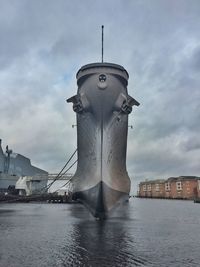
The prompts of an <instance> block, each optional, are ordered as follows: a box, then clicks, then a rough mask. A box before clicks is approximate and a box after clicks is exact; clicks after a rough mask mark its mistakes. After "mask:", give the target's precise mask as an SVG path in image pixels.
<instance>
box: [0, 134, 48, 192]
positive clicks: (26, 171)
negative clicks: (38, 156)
mask: <svg viewBox="0 0 200 267" xmlns="http://www.w3.org/2000/svg"><path fill="white" fill-rule="evenodd" d="M1 143H2V140H1V139H0V189H2V188H3V189H7V188H8V187H9V186H12V185H15V183H16V181H17V180H18V178H19V177H20V176H34V175H47V174H48V172H46V171H44V170H42V169H39V168H37V167H35V166H33V165H31V161H30V159H29V158H27V157H25V156H23V155H20V154H18V153H13V152H12V150H10V149H9V148H8V146H6V152H5V153H4V152H3V149H2V146H1Z"/></svg>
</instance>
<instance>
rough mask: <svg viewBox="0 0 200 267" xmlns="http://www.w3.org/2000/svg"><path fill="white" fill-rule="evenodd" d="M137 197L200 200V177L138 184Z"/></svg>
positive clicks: (183, 177)
mask: <svg viewBox="0 0 200 267" xmlns="http://www.w3.org/2000/svg"><path fill="white" fill-rule="evenodd" d="M138 196H139V197H149V198H171V199H195V198H200V177H197V176H179V177H170V178H168V179H166V180H151V181H145V182H141V183H140V184H139V192H138Z"/></svg>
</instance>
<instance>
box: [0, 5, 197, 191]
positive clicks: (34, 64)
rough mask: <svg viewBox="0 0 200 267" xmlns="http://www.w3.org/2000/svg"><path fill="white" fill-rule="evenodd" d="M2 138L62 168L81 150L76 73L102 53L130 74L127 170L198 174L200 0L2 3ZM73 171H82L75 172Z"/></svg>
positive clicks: (40, 162)
mask: <svg viewBox="0 0 200 267" xmlns="http://www.w3.org/2000/svg"><path fill="white" fill-rule="evenodd" d="M0 6H1V8H0V38H1V41H0V99H1V105H0V138H1V139H2V142H3V143H2V146H3V149H5V147H6V145H7V144H8V145H9V147H10V148H11V149H13V151H14V152H17V153H20V154H22V155H25V156H27V157H29V158H30V159H31V162H32V164H33V165H36V166H38V167H40V168H42V169H45V170H47V171H49V172H50V173H55V172H58V171H60V169H61V168H62V167H63V165H64V164H65V162H66V161H67V159H68V158H69V157H70V155H71V154H72V153H73V152H74V150H75V149H76V127H74V128H72V125H73V124H76V117H75V113H74V112H73V111H72V106H71V104H67V103H66V99H67V98H69V97H71V96H72V95H74V94H76V90H77V85H76V73H77V71H78V70H79V68H80V67H81V66H83V65H85V64H88V63H92V62H100V61H101V25H104V27H105V28H104V39H105V46H104V60H105V61H106V62H112V63H116V64H120V65H122V66H123V67H124V68H125V69H126V70H127V71H128V73H129V76H130V78H129V84H128V91H129V94H130V95H131V96H133V97H134V98H135V99H136V100H137V101H139V102H140V106H139V107H134V108H133V112H132V113H131V114H130V116H129V125H132V126H133V129H131V128H129V133H128V145H127V146H128V147H127V170H128V173H129V176H130V177H131V179H132V181H133V185H134V186H137V184H138V183H139V182H140V181H143V180H145V179H162V178H164V179H165V178H168V177H170V176H180V175H197V176H198V175H200V135H199V132H200V30H199V29H200V16H199V14H200V1H199V0H193V1H187V0H176V1H174V0H165V1H164V0H149V1H148V0H146V1H143V0H138V1H137V0H110V1H105V0H102V1H94V0H85V1H81V0H74V1H70V0H57V1H53V0H30V1H26V0H20V1H18V0H6V1H5V0H0ZM73 171H75V169H74V170H73Z"/></svg>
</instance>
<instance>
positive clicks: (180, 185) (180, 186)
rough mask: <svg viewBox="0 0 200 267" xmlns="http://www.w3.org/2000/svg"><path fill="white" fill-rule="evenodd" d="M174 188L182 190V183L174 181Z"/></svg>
mask: <svg viewBox="0 0 200 267" xmlns="http://www.w3.org/2000/svg"><path fill="white" fill-rule="evenodd" d="M176 190H177V191H180V190H182V183H181V182H176Z"/></svg>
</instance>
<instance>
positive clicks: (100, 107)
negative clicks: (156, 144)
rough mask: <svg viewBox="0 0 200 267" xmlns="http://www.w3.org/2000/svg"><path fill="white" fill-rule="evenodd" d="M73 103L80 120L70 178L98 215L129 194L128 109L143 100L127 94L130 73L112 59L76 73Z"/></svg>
mask: <svg viewBox="0 0 200 267" xmlns="http://www.w3.org/2000/svg"><path fill="white" fill-rule="evenodd" d="M76 78H77V85H78V90H77V94H76V95H74V96H72V97H70V98H69V99H67V102H68V103H70V102H71V103H73V110H74V111H75V112H76V121H77V123H76V126H77V155H78V162H77V170H76V172H75V174H74V176H73V178H72V180H71V182H72V185H73V199H74V200H78V201H80V202H82V203H83V204H84V205H85V206H86V207H87V208H88V209H89V210H90V212H91V213H92V215H93V216H94V217H96V218H99V219H105V218H107V217H108V216H109V214H110V212H111V211H112V210H113V209H114V208H115V207H117V206H118V205H120V204H121V203H123V202H126V201H128V200H129V193H130V186H131V182H130V178H129V175H128V173H127V169H126V151H127V134H128V115H129V114H130V113H131V111H132V107H133V106H134V105H135V106H139V102H137V101H136V100H135V99H134V98H133V97H131V96H130V95H129V94H128V91H127V86H128V78H129V74H128V72H127V71H126V69H125V68H124V67H122V66H121V65H118V64H114V63H106V62H103V61H102V62H100V63H91V64H87V65H84V66H82V67H81V68H80V69H79V71H78V72H77V75H76Z"/></svg>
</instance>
